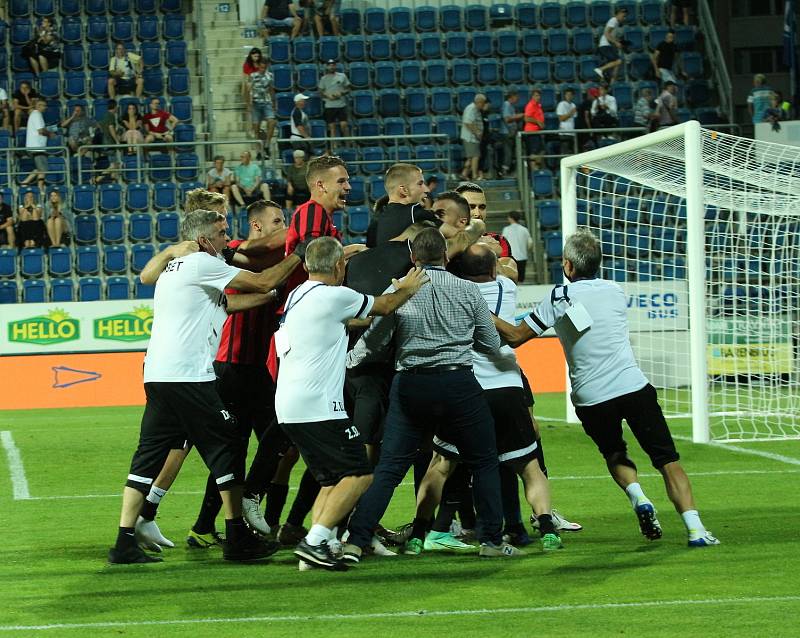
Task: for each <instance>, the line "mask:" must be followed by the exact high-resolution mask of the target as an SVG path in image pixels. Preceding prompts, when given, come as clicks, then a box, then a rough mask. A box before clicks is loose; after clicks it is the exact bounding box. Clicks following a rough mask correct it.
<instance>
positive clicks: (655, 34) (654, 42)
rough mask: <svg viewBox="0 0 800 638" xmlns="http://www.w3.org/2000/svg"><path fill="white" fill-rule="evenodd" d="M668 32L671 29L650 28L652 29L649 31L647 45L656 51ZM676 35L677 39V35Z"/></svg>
mask: <svg viewBox="0 0 800 638" xmlns="http://www.w3.org/2000/svg"><path fill="white" fill-rule="evenodd" d="M668 31H669V27H650V29H648V31H647V45H648V46H649V47H650V48H651V49H655V48H656V47H657V46H658V45H659V44H661V43H662V42H663V41H664V38H666V36H667V32H668ZM675 35H676V37H677V33H676V34H675ZM676 46H677V45H676Z"/></svg>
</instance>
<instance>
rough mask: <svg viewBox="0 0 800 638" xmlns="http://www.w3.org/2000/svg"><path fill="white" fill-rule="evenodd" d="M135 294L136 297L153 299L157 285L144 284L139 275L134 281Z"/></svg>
mask: <svg viewBox="0 0 800 638" xmlns="http://www.w3.org/2000/svg"><path fill="white" fill-rule="evenodd" d="M133 291H134V292H133V295H134V297H135V298H136V299H152V298H153V296H154V295H155V293H156V287H155V286H152V285H148V284H143V283H142V280H141V279H139V278H138V277H137V278H136V279H135V280H134V282H133Z"/></svg>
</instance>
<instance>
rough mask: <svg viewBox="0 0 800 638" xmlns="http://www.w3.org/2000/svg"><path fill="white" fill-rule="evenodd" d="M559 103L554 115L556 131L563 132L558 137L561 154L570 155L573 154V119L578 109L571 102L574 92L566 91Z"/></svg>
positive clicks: (576, 115)
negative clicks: (556, 121)
mask: <svg viewBox="0 0 800 638" xmlns="http://www.w3.org/2000/svg"><path fill="white" fill-rule="evenodd" d="M561 97H562V99H561V101H560V102H559V103H558V104H557V105H556V115H557V116H558V130H559V131H563V133H562V134H561V135H560V136H559V138H560V140H561V154H562V155H570V154H572V153H574V152H575V135H574V134H573V131H574V130H575V119H576V118H577V117H578V107H577V106H575V102H574V101H573V100H574V98H575V91H573V90H572V89H566V90H565V91H564V95H562V96H561Z"/></svg>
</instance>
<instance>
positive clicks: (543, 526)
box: [536, 514, 556, 536]
mask: <svg viewBox="0 0 800 638" xmlns="http://www.w3.org/2000/svg"><path fill="white" fill-rule="evenodd" d="M536 518H537V519H538V521H539V532H541V534H542V536H544V535H545V534H556V528H555V526H554V525H553V517H552V516H550V514H539V516H537V517H536Z"/></svg>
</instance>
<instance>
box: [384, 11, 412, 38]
mask: <svg viewBox="0 0 800 638" xmlns="http://www.w3.org/2000/svg"><path fill="white" fill-rule="evenodd" d="M387 15H388V18H389V30H390V31H391V32H392V33H411V19H412V15H411V9H409V8H408V7H392V8H391V9H389V11H388V14H387Z"/></svg>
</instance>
